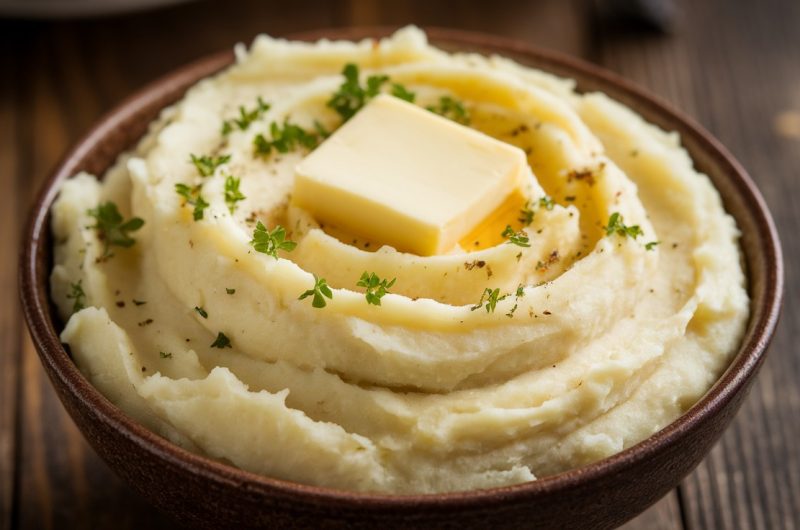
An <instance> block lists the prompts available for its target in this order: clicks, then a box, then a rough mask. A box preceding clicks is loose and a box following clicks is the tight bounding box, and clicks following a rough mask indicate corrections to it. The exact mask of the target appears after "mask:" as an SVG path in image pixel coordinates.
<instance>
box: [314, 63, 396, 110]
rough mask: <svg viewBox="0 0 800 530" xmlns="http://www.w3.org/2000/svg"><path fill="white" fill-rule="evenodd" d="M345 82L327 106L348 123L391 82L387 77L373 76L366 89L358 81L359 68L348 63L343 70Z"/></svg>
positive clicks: (368, 79)
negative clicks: (382, 86) (385, 84)
mask: <svg viewBox="0 0 800 530" xmlns="http://www.w3.org/2000/svg"><path fill="white" fill-rule="evenodd" d="M342 75H343V76H344V82H343V83H342V84H341V85H339V90H337V91H336V92H334V93H333V96H331V98H330V99H329V100H328V102H327V103H326V105H327V106H328V107H329V108H331V109H333V110H335V111H336V113H337V114H339V116H341V117H342V120H343V121H347V120H349V119H350V118H352V117H353V116H355V114H356V112H358V111H359V110H361V108H362V107H363V106H364V105H366V104H367V102H368V101H369V100H370V99H372V98H374V97H375V96H377V95H378V92H379V91H380V88H381V85H382V84H384V83H385V82H387V81H388V80H389V77H388V76H385V75H371V76H369V77H368V78H367V84H366V86H365V87H362V86H361V83H360V82H359V80H358V66H356V65H355V64H353V63H347V64H346V65H344V68H343V69H342Z"/></svg>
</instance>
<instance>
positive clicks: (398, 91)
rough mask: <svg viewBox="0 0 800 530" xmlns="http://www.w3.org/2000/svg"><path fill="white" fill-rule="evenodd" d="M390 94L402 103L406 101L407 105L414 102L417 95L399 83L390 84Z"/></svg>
mask: <svg viewBox="0 0 800 530" xmlns="http://www.w3.org/2000/svg"><path fill="white" fill-rule="evenodd" d="M390 94H392V95H393V96H394V97H396V98H399V99H402V100H403V101H408V102H409V103H414V100H415V99H416V98H417V95H416V94H415V93H414V92H411V91H410V90H408V89H407V88H406V87H405V86H403V85H401V84H400V83H392V89H391V91H390Z"/></svg>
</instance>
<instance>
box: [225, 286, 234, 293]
mask: <svg viewBox="0 0 800 530" xmlns="http://www.w3.org/2000/svg"><path fill="white" fill-rule="evenodd" d="M225 292H226V293H228V294H233V293H235V292H236V289H231V288H230V287H226V288H225Z"/></svg>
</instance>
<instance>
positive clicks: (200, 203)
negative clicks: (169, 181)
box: [175, 184, 210, 221]
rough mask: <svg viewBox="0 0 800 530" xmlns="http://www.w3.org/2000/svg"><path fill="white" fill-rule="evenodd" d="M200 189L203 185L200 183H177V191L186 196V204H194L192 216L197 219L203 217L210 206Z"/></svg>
mask: <svg viewBox="0 0 800 530" xmlns="http://www.w3.org/2000/svg"><path fill="white" fill-rule="evenodd" d="M200 189H201V187H200V186H199V185H198V186H188V185H186V184H175V192H176V193H177V194H178V195H180V196H181V197H183V198H184V200H185V201H186V203H185V204H190V205H192V206H194V211H193V212H192V217H193V218H194V220H195V221H199V220H200V219H202V218H203V212H204V211H205V209H206V208H208V207H209V206H210V205H209V204H208V202H206V200H205V199H204V198H203V196H202V195H200Z"/></svg>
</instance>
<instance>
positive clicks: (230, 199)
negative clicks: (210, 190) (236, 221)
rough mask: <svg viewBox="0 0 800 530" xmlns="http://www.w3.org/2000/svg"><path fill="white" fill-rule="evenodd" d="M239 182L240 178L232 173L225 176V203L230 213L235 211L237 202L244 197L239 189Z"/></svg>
mask: <svg viewBox="0 0 800 530" xmlns="http://www.w3.org/2000/svg"><path fill="white" fill-rule="evenodd" d="M240 183H241V179H237V178H235V177H234V176H233V175H228V176H227V177H225V204H227V205H228V210H230V212H231V213H233V212H235V211H236V206H237V204H236V203H237V202H239V201H243V200H245V199H246V197H245V196H244V194H243V193H242V192H241V191H239V184H240Z"/></svg>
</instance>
